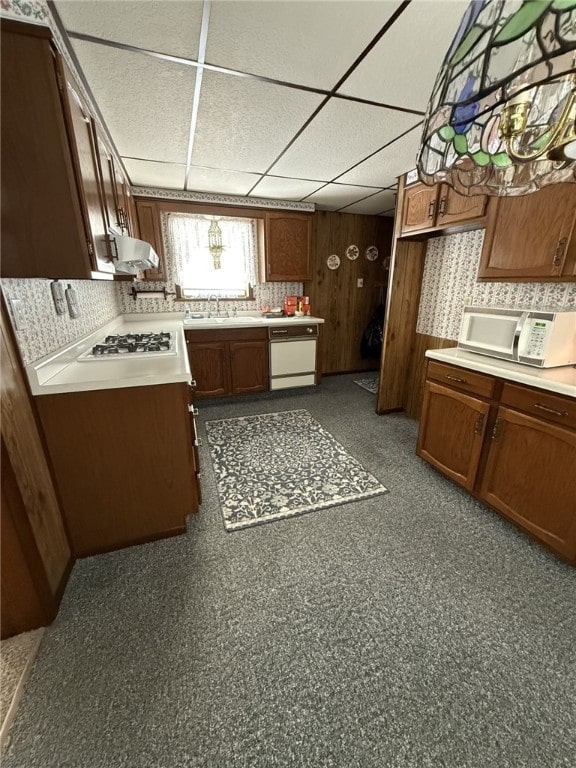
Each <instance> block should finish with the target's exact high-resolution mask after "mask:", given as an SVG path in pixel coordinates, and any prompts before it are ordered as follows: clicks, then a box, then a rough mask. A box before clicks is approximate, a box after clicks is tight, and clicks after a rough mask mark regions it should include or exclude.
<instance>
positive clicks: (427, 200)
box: [400, 183, 487, 235]
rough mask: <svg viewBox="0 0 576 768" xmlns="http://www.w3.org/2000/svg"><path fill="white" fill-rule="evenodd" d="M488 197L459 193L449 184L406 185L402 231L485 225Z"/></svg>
mask: <svg viewBox="0 0 576 768" xmlns="http://www.w3.org/2000/svg"><path fill="white" fill-rule="evenodd" d="M486 204H487V198H486V197H485V196H484V195H474V196H472V197H466V196H464V195H459V194H458V193H457V192H455V191H454V190H453V189H452V188H451V187H449V186H448V185H447V184H440V185H435V186H432V187H430V186H428V185H426V184H420V183H418V184H411V185H410V186H408V187H405V189H404V196H403V203H402V221H401V227H400V234H401V235H410V234H412V233H414V234H417V233H428V234H431V233H433V232H434V231H436V230H446V229H455V230H457V229H461V228H463V227H464V226H466V227H470V226H478V227H479V226H481V225H482V223H483V222H484V214H485V212H486Z"/></svg>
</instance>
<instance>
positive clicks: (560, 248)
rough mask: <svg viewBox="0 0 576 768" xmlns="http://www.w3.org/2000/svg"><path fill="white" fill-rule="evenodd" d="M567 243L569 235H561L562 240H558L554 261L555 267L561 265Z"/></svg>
mask: <svg viewBox="0 0 576 768" xmlns="http://www.w3.org/2000/svg"><path fill="white" fill-rule="evenodd" d="M567 243H568V238H567V237H561V238H560V240H558V244H557V245H556V252H555V253H554V261H553V262H552V264H553V265H554V266H555V267H559V266H560V264H561V263H562V257H563V256H564V252H565V250H566V245H567Z"/></svg>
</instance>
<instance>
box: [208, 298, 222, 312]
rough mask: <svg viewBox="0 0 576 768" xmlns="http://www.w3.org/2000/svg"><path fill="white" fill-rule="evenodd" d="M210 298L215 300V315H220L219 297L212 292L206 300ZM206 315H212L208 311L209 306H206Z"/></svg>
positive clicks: (209, 300)
mask: <svg viewBox="0 0 576 768" xmlns="http://www.w3.org/2000/svg"><path fill="white" fill-rule="evenodd" d="M212 299H215V300H216V317H220V297H219V296H216V294H215V293H213V294H211V295H210V296H208V302H211V301H212ZM208 317H212V315H211V313H210V308H208Z"/></svg>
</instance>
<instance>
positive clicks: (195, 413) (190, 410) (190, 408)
mask: <svg viewBox="0 0 576 768" xmlns="http://www.w3.org/2000/svg"><path fill="white" fill-rule="evenodd" d="M188 413H191V414H192V416H198V408H194V406H193V405H192V404H190V405H189V406H188Z"/></svg>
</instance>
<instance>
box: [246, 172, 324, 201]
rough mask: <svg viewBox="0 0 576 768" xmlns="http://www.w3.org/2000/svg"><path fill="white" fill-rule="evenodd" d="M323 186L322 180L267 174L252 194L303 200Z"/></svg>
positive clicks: (275, 198)
mask: <svg viewBox="0 0 576 768" xmlns="http://www.w3.org/2000/svg"><path fill="white" fill-rule="evenodd" d="M321 186H323V182H321V181H308V180H307V179H285V178H281V177H278V176H265V177H264V178H263V179H262V181H261V182H260V183H259V184H258V186H257V187H256V188H255V189H254V190H253V192H252V194H253V195H256V196H257V197H270V198H272V199H273V200H277V199H281V200H302V198H303V197H306V196H307V195H311V194H312V193H313V192H315V191H316V190H317V189H318V187H321Z"/></svg>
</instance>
